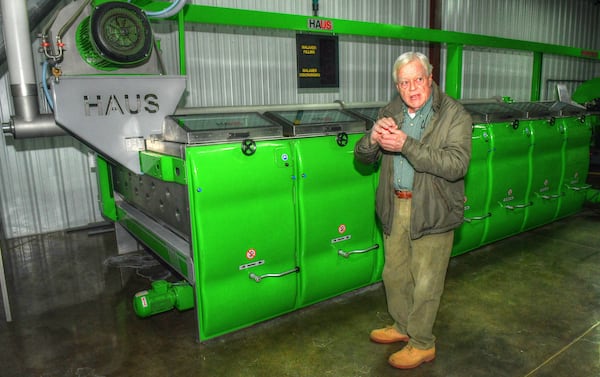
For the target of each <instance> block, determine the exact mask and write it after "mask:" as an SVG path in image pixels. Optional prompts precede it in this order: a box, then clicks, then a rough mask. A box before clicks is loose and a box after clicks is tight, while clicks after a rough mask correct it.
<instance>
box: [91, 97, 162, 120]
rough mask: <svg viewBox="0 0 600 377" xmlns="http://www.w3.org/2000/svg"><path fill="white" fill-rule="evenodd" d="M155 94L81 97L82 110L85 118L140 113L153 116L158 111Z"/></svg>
mask: <svg viewBox="0 0 600 377" xmlns="http://www.w3.org/2000/svg"><path fill="white" fill-rule="evenodd" d="M159 108H160V106H159V103H158V96H157V95H156V94H145V95H142V94H136V95H134V96H132V97H130V96H129V95H128V94H125V95H117V94H111V95H108V96H107V95H96V96H93V95H92V96H87V95H84V96H83V109H84V113H85V115H86V116H93V115H98V116H108V115H111V114H118V115H127V114H130V115H136V114H138V113H141V112H146V113H149V114H154V113H156V112H157V111H158V110H159Z"/></svg>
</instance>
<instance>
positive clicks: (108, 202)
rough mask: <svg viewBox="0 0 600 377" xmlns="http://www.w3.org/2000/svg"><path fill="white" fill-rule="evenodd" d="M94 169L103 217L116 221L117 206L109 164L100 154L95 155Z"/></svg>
mask: <svg viewBox="0 0 600 377" xmlns="http://www.w3.org/2000/svg"><path fill="white" fill-rule="evenodd" d="M96 171H97V179H98V191H99V195H100V211H101V212H102V215H103V216H104V217H106V218H108V219H110V220H112V221H117V206H116V204H115V197H114V195H113V184H112V175H111V168H110V164H109V163H108V161H106V160H105V159H104V158H103V157H102V156H100V155H96Z"/></svg>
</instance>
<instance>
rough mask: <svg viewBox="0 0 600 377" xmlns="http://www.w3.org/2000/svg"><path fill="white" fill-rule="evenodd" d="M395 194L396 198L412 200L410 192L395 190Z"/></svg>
mask: <svg viewBox="0 0 600 377" xmlns="http://www.w3.org/2000/svg"><path fill="white" fill-rule="evenodd" d="M395 193H396V197H398V198H400V199H410V198H412V192H410V191H403V190H395Z"/></svg>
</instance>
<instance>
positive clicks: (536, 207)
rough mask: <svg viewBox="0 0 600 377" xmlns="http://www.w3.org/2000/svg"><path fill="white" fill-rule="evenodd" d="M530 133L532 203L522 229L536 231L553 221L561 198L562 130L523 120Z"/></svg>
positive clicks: (551, 124)
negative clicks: (534, 229)
mask: <svg viewBox="0 0 600 377" xmlns="http://www.w3.org/2000/svg"><path fill="white" fill-rule="evenodd" d="M521 125H522V126H523V127H527V128H528V129H530V130H531V138H532V141H533V145H532V148H531V153H530V155H529V164H528V166H529V169H530V178H531V181H530V186H531V189H530V195H529V199H530V200H531V202H532V203H533V204H532V205H531V206H530V207H527V209H526V211H525V213H526V214H525V216H526V219H525V223H524V225H523V230H528V229H531V228H535V227H537V226H540V225H543V224H546V223H549V222H551V221H554V220H555V216H556V211H557V209H558V204H559V199H560V197H561V195H562V194H561V190H560V181H561V178H562V170H563V168H562V163H563V160H562V157H561V150H562V149H563V144H564V143H565V137H564V130H563V129H562V128H560V127H558V126H557V125H556V122H555V121H553V120H547V119H539V120H531V121H522V122H521Z"/></svg>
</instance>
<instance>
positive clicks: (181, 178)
mask: <svg viewBox="0 0 600 377" xmlns="http://www.w3.org/2000/svg"><path fill="white" fill-rule="evenodd" d="M140 169H141V170H142V172H143V173H144V174H147V175H151V176H153V177H154V178H158V179H160V180H162V181H165V182H176V183H179V184H182V185H185V184H186V180H187V178H186V170H185V161H183V160H182V159H180V158H177V157H173V156H166V155H161V154H158V153H154V152H148V151H144V152H140Z"/></svg>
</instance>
